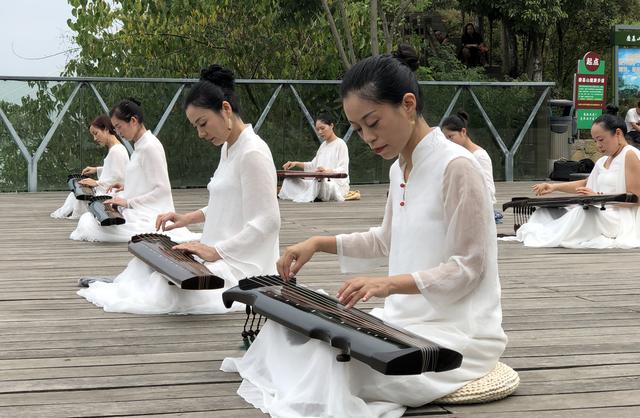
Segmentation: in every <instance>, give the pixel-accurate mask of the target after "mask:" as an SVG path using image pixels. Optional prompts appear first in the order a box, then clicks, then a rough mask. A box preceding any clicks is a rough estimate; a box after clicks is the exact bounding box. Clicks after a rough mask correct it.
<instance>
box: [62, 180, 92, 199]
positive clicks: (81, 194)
mask: <svg viewBox="0 0 640 418" xmlns="http://www.w3.org/2000/svg"><path fill="white" fill-rule="evenodd" d="M86 178H87V177H86V176H83V175H82V174H70V175H69V176H68V177H67V187H69V190H70V191H72V192H73V195H74V196H75V197H76V199H78V200H91V198H92V197H94V196H95V193H94V191H93V187H89V186H83V185H81V184H80V183H79V181H80V180H82V179H86Z"/></svg>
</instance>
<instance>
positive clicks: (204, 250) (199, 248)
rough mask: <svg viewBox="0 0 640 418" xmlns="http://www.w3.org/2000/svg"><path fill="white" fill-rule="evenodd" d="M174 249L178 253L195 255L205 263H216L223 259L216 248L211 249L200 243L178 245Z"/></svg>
mask: <svg viewBox="0 0 640 418" xmlns="http://www.w3.org/2000/svg"><path fill="white" fill-rule="evenodd" d="M173 249H174V250H178V251H184V252H186V253H189V254H195V255H197V256H198V257H200V258H201V259H203V260H204V261H210V262H214V261H218V260H221V259H222V257H220V254H218V251H216V249H215V248H213V247H209V246H208V245H205V244H203V243H201V242H200V241H192V242H185V243H184V244H178V245H175V246H174V247H173Z"/></svg>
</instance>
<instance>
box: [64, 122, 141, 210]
mask: <svg viewBox="0 0 640 418" xmlns="http://www.w3.org/2000/svg"><path fill="white" fill-rule="evenodd" d="M89 133H91V135H92V136H93V140H94V141H95V143H96V144H98V146H101V147H105V148H107V150H108V152H107V156H106V157H105V159H104V163H103V164H102V166H99V167H91V166H88V167H85V168H84V169H83V170H82V175H87V176H88V175H91V174H96V175H97V176H98V180H94V179H92V178H86V179H82V180H81V181H80V184H82V185H83V186H89V187H94V192H95V194H96V195H104V194H106V193H107V189H108V188H109V187H111V185H112V184H116V183H121V182H123V181H124V172H125V169H126V167H127V163H128V162H129V153H128V152H127V149H126V148H125V147H124V145H122V144H121V143H120V141H118V138H117V137H116V131H115V129H114V127H113V125H112V124H111V119H109V116H108V115H100V116H98V117H96V118H95V119H94V120H93V122H91V125H89ZM87 208H88V204H87V201H85V200H78V199H76V197H75V195H74V194H73V193H69V195H68V196H67V199H66V200H65V202H64V205H62V207H61V208H59V209H57V210H56V211H55V212H53V213H51V217H52V218H68V219H78V218H79V217H80V216H81V215H82V214H84V213H85V212H87Z"/></svg>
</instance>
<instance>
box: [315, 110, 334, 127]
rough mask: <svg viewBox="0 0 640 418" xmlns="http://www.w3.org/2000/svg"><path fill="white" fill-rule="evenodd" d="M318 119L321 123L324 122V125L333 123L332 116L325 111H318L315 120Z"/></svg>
mask: <svg viewBox="0 0 640 418" xmlns="http://www.w3.org/2000/svg"><path fill="white" fill-rule="evenodd" d="M317 121H320V122H322V123H324V124H325V125H333V124H334V123H335V121H334V119H333V116H331V114H329V113H327V112H323V113H320V114H319V115H318V116H317V117H316V122H317Z"/></svg>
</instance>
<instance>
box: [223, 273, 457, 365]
mask: <svg viewBox="0 0 640 418" xmlns="http://www.w3.org/2000/svg"><path fill="white" fill-rule="evenodd" d="M222 300H223V302H224V304H225V306H226V307H227V308H229V307H231V305H232V303H233V302H241V303H244V304H246V305H247V306H248V308H247V309H248V311H247V313H250V310H249V309H252V310H253V313H254V314H255V313H257V314H259V315H264V316H265V317H267V318H268V319H271V320H273V321H275V322H278V323H280V324H282V325H283V326H285V327H287V328H290V329H292V330H294V331H296V332H299V333H301V334H303V335H305V336H307V337H310V338H315V339H319V340H322V341H325V342H327V343H329V345H331V346H332V347H336V348H338V349H339V350H341V354H339V355H338V356H337V358H336V360H338V361H349V360H350V359H351V357H352V356H353V357H355V358H356V359H358V360H360V361H362V362H364V363H366V364H368V365H369V366H370V367H372V368H373V369H375V370H377V371H379V372H381V373H384V374H387V375H409V374H420V373H424V372H431V371H435V372H442V371H447V370H452V369H455V368H457V367H459V366H460V364H461V362H462V355H461V354H460V353H458V352H457V351H454V350H450V349H448V348H444V347H441V346H439V345H437V344H435V343H433V342H431V341H429V340H427V339H425V338H423V337H421V336H418V335H416V334H413V333H410V332H408V331H406V330H402V329H400V328H397V327H394V326H393V325H390V324H387V323H386V322H384V321H382V320H380V319H379V318H376V317H375V316H372V315H370V314H367V313H365V312H363V311H361V310H359V309H356V308H350V309H347V308H345V306H344V305H342V304H341V303H340V302H338V300H337V299H334V298H332V297H330V296H326V295H324V294H321V293H318V292H316V291H314V290H312V289H310V288H307V287H304V286H299V285H297V284H295V282H293V281H289V282H286V283H285V282H283V281H282V279H281V278H280V276H256V277H250V278H247V279H242V280H240V282H239V284H238V286H236V287H233V288H231V289H229V290H227V291H225V292H224V293H223V294H222ZM249 307H250V308H249ZM258 323H259V321H258ZM243 336H244V333H243Z"/></svg>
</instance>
